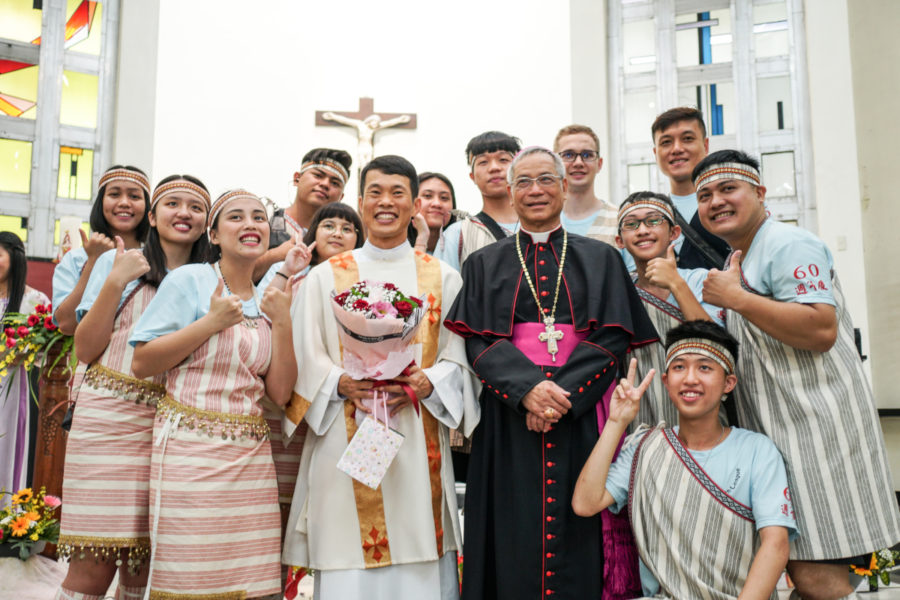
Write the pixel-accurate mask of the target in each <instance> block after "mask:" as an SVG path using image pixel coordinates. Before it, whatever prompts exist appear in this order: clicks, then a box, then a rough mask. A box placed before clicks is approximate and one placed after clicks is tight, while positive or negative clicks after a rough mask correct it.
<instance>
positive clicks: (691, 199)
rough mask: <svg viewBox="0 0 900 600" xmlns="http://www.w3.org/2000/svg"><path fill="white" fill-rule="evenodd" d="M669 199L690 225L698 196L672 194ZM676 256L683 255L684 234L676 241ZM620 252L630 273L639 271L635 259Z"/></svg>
mask: <svg viewBox="0 0 900 600" xmlns="http://www.w3.org/2000/svg"><path fill="white" fill-rule="evenodd" d="M669 198H670V199H671V200H672V204H674V205H675V208H677V209H678V212H679V213H681V216H682V217H684V220H685V221H687V222H688V223H690V222H691V219H693V218H694V214H695V213H696V212H697V194H696V193H694V194H690V195H689V196H676V195H675V194H670V195H669ZM673 244H675V254H677V255H680V254H681V246H682V244H684V234H683V233H682V234H680V235H679V236H678V237H677V238H675V241H674V242H673ZM619 252H620V253H621V254H622V260H624V261H625V267H626V268H627V269H628V272H629V273H630V272H632V271H634V270H636V269H637V267H636V266H635V264H634V258H632V256H631V255H630V254H629V253H628V251H627V250H625V249H624V248H622V249H620V250H619Z"/></svg>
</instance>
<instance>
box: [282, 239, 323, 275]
mask: <svg viewBox="0 0 900 600" xmlns="http://www.w3.org/2000/svg"><path fill="white" fill-rule="evenodd" d="M315 247H316V242H313V243H312V244H310V245H309V246H307V245H306V244H304V243H303V242H297V243H296V244H295V245H294V247H293V248H291V249H290V250H288V252H287V255H285V257H284V265H283V266H282V269H283V270H284V271H287V272H288V273H290V275H291V276H292V277H293V276H294V275H296V274H297V273H299V272H300V271H302V270H303V269H305V268H306V265H308V264H309V261H311V260H312V251H313V250H314V249H315Z"/></svg>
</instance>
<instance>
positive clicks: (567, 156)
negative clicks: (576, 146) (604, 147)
mask: <svg viewBox="0 0 900 600" xmlns="http://www.w3.org/2000/svg"><path fill="white" fill-rule="evenodd" d="M579 156H580V157H581V162H591V161H593V160H597V156H599V155H598V154H597V152H595V151H594V150H582V151H581V152H574V151H572V150H563V151H562V152H560V153H559V157H560V158H561V159H562V161H563V162H566V163H571V162H575V159H576V158H578V157H579Z"/></svg>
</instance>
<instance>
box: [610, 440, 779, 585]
mask: <svg viewBox="0 0 900 600" xmlns="http://www.w3.org/2000/svg"><path fill="white" fill-rule="evenodd" d="M731 436H735V439H732V440H728V439H726V440H725V441H724V442H723V443H722V444H721V447H722V448H713V449H711V450H707V451H704V452H703V454H708V453H711V452H714V451H716V450H717V449H718V450H720V453H721V452H726V451H728V450H730V451H731V453H732V457H731V462H732V463H737V464H740V467H738V468H735V469H731V470H730V471H731V472H730V473H729V478H728V480H727V481H720V482H717V481H715V480H713V479H712V478H711V477H710V475H708V474H707V472H706V470H704V467H703V465H702V464H701V462H702V461H701V459H700V458H695V456H694V453H692V451H689V450H688V449H687V448H686V447H685V446H684V445H683V444H682V442H681V440H680V439H679V438H678V435H677V433H676V431H675V430H674V429H672V428H670V427H667V426H665V424H664V423H663V424H661V425H660V426H659V427H657V428H654V429H653V430H651V431H650V432H649V433H646V435H644V436H643V438H642V439H641V441H640V444H639V445H638V447H637V450H636V451H635V452H634V454H633V456H631V453H628V454H626V453H625V452H623V458H625V459H626V460H627V462H628V463H629V464H630V480H629V484H628V510H629V515H630V517H631V523H632V527H633V529H634V536H635V540H636V541H637V546H638V551H639V552H640V555H641V560H642V562H643V564H644V565H646V567H647V568H648V569H649V570H650V572H651V573H652V575H653V577H655V579H656V581H658V583H659V587H660V589H659V592H658V593H656V594H654V596H653V597H654V598H658V597H664V598H678V599H681V600H692V599H695V598H708V599H712V600H725V599H734V598H737V597H738V596H739V595H740V593H741V590H742V589H743V587H744V584H745V582H746V580H747V574H748V573H749V571H750V565H751V563H752V561H753V556H754V553H755V549H756V546H757V544H758V538H757V529H758V528H761V527H765V526H772V525H776V526H782V527H785V528H786V529H788V532H789V534H792V533H793V532H794V530H793V525H794V520H793V518H792V516H791V515H790V503H789V501H787V500H786V499H784V494H783V493H782V492H783V487H784V483H785V475H784V467H783V465H782V466H781V467H780V469H779V468H778V465H777V464H772V461H771V458H773V457H774V458H775V460H776V461H777V462H778V463H780V462H781V458H780V457H779V456H778V453H777V451H775V450H774V448H772V445H771V443H770V442H768V440H765V439H764V438H762V436H760V435H758V434H755V433H752V432H747V431H741V430H738V429H734V430H732V432H731V434H730V436H729V437H731ZM726 444H729V445H730V446H731V447H730V448H728V447H727V446H726ZM767 446H768V448H767ZM696 454H697V455H698V456H699V455H700V454H701V453H696ZM628 457H631V458H628ZM767 458H768V459H770V460H766V459H767ZM720 460H721V457H720ZM755 462H756V463H757V464H754V463H755ZM766 465H771V467H774V468H764V467H765V466H766ZM761 467H762V468H761ZM776 471H777V472H778V476H777V477H771V475H772V472H776ZM760 473H762V474H763V475H762V477H763V478H765V477H767V476H769V480H768V481H765V480H762V481H761V480H760V479H761V478H760V477H759V474H760ZM740 479H743V480H744V481H743V482H742V483H743V486H744V488H745V489H749V490H751V492H750V493H751V494H752V498H753V499H754V500H755V501H757V502H759V503H760V504H766V505H767V506H765V507H763V512H762V513H761V512H760V510H759V509H758V507H757V506H756V504H753V506H750V504H751V502H750V501H749V500H745V502H746V503H742V502H739V501H738V500H736V499H735V498H734V497H733V495H732V493H733V492H732V493H729V492H730V489H731V488H732V487H736V486H737V485H738V483H739V481H740ZM773 483H774V484H775V485H774V486H772V485H771V484H773ZM609 486H610V484H609V482H608V483H607V489H610V487H609ZM767 486H768V487H775V488H776V489H772V490H765V489H763V490H760V489H758V488H766V487H767ZM726 488H728V489H729V491H726ZM764 492H766V493H765V499H766V500H770V502H764V501H761V500H760V496H762V495H763V494H764ZM613 495H614V496H615V495H617V494H616V493H614V494H613ZM779 505H780V508H781V510H782V513H779V511H778V508H779ZM766 509H768V516H767V517H766V516H762V515H764V514H765V510H766ZM772 509H775V510H774V511H773V510H772ZM760 517H761V518H763V519H765V521H764V522H757V519H758V518H760ZM776 597H777V596H776V594H775V593H774V591H773V594H772V598H776Z"/></svg>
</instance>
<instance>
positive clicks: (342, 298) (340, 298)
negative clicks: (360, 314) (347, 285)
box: [334, 292, 350, 306]
mask: <svg viewBox="0 0 900 600" xmlns="http://www.w3.org/2000/svg"><path fill="white" fill-rule="evenodd" d="M349 295H350V292H341V293H340V294H338V295H337V296H335V297H334V301H335V302H337V303H338V304H340V305H341V306H343V305H344V301H345V300H346V299H347V296H349Z"/></svg>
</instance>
